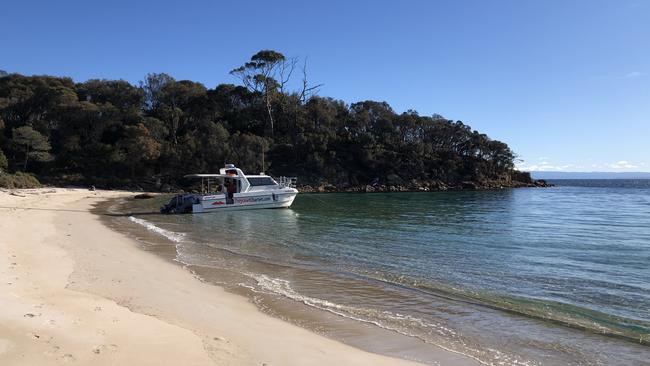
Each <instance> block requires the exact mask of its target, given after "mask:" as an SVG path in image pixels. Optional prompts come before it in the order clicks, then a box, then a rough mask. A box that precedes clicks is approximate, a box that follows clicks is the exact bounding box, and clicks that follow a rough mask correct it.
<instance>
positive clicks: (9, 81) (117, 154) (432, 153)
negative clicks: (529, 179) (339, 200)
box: [0, 50, 514, 186]
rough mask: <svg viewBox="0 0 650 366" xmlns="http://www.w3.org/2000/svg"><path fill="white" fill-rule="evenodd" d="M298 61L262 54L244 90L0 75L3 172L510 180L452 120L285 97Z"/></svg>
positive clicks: (132, 177) (114, 177) (359, 181)
mask: <svg viewBox="0 0 650 366" xmlns="http://www.w3.org/2000/svg"><path fill="white" fill-rule="evenodd" d="M296 64H297V60H296V59H291V58H287V57H285V56H284V55H282V54H281V53H279V52H276V51H271V50H263V51H260V52H258V53H257V54H255V55H253V56H252V57H251V58H250V60H249V61H248V62H246V63H244V64H243V65H242V66H240V67H237V68H235V69H234V70H232V72H231V73H232V74H234V75H236V76H238V77H239V78H240V80H241V84H242V85H233V84H221V85H217V86H216V87H214V88H208V87H206V86H204V85H203V84H201V83H197V82H193V81H189V80H176V79H174V78H173V77H172V76H170V75H167V74H148V75H146V76H145V78H144V80H143V81H142V82H141V83H140V84H139V85H137V86H136V85H132V84H130V83H128V82H126V81H123V80H88V81H85V82H81V83H75V82H74V81H73V80H72V79H70V78H61V77H51V76H23V75H19V74H8V75H4V76H3V77H1V78H0V123H1V124H0V169H8V170H11V171H24V170H28V171H30V172H32V173H35V174H37V175H38V176H39V177H41V178H43V179H45V180H48V179H50V180H53V181H56V180H57V179H62V178H63V177H64V178H65V179H68V180H69V181H71V182H74V183H88V184H95V185H102V184H103V185H107V186H124V185H136V184H140V183H141V182H146V181H162V182H166V183H169V184H174V183H176V182H177V179H179V177H181V176H183V175H184V174H188V173H196V172H214V171H216V170H217V169H218V168H219V167H221V166H223V164H224V163H225V162H229V163H230V162H231V163H235V164H237V165H238V166H240V167H242V168H243V169H244V170H245V171H249V172H257V171H261V170H263V169H264V170H265V171H266V172H268V173H270V174H276V175H292V176H298V177H299V179H300V181H302V182H305V183H317V182H325V181H326V182H329V183H331V184H335V185H342V186H345V185H363V184H368V183H370V182H377V181H380V182H382V181H386V180H387V179H388V178H387V177H389V176H395V175H397V176H399V177H400V178H401V179H403V180H413V179H418V180H440V181H443V182H448V183H455V182H461V181H467V180H470V181H482V180H499V179H509V177H510V176H511V175H512V172H513V169H514V164H513V162H514V154H513V152H512V151H511V150H510V148H509V147H508V145H506V144H505V143H503V142H500V141H496V140H492V139H490V138H489V137H488V136H486V135H485V134H482V133H480V132H478V131H475V130H473V129H472V128H471V127H470V126H468V125H466V124H465V123H463V122H461V121H451V120H447V119H445V118H443V117H442V116H439V115H432V116H421V115H419V114H418V113H417V112H415V111H407V112H404V113H396V112H395V111H394V110H393V109H392V108H391V107H390V105H389V104H388V103H386V102H378V101H360V102H357V103H352V104H349V105H348V104H346V103H345V102H343V101H340V100H336V99H333V98H328V97H322V96H318V95H310V96H309V97H305V90H311V89H310V87H309V86H308V85H307V83H306V75H304V76H303V77H304V84H303V85H304V87H303V90H287V89H288V88H287V85H288V84H287V81H288V80H289V78H291V77H292V73H293V69H294V67H295V66H296ZM304 70H305V68H303V71H304ZM2 152H4V154H3V153H2ZM3 156H6V159H5V160H7V161H8V162H7V163H6V164H5V163H3V159H2V157H3ZM262 161H264V163H263V162H262ZM263 164H264V166H263ZM2 165H6V167H5V168H3V166H2Z"/></svg>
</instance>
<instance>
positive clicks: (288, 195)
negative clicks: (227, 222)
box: [191, 190, 298, 213]
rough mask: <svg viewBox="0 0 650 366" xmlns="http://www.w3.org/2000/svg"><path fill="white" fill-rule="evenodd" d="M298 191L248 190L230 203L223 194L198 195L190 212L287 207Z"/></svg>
mask: <svg viewBox="0 0 650 366" xmlns="http://www.w3.org/2000/svg"><path fill="white" fill-rule="evenodd" d="M297 194H298V191H294V190H291V191H283V192H273V193H269V192H248V193H245V194H241V195H236V196H235V197H234V198H233V200H232V203H230V202H229V201H228V200H227V199H226V196H225V195H214V196H200V197H198V198H199V202H198V203H195V204H193V205H192V211H191V213H209V212H221V211H236V210H257V209H266V208H288V207H290V206H291V204H293V201H294V199H295V198H296V195H297Z"/></svg>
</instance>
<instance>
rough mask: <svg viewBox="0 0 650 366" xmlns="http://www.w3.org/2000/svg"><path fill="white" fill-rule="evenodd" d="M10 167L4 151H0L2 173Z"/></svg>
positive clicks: (0, 171) (0, 169)
mask: <svg viewBox="0 0 650 366" xmlns="http://www.w3.org/2000/svg"><path fill="white" fill-rule="evenodd" d="M8 166H9V162H8V161H7V157H6V156H5V154H4V153H3V152H2V150H0V173H2V172H4V171H5V170H7V167H8Z"/></svg>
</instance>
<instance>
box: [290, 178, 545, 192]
mask: <svg viewBox="0 0 650 366" xmlns="http://www.w3.org/2000/svg"><path fill="white" fill-rule="evenodd" d="M521 178H523V181H520V180H514V179H502V180H486V181H462V182H458V183H445V182H442V181H440V180H416V179H414V180H411V181H408V182H406V181H404V180H402V183H401V184H398V183H396V179H394V177H393V179H391V180H390V183H389V180H388V179H387V180H386V182H385V183H384V184H365V185H358V186H351V185H334V184H331V183H328V182H322V183H319V184H318V185H314V186H312V185H299V186H298V190H299V191H300V192H321V193H323V192H358V193H376V192H431V191H448V190H456V191H458V190H470V191H476V190H487V189H504V188H522V187H552V186H553V185H552V184H549V183H547V182H546V181H545V180H533V179H526V176H525V175H524V176H522V177H521ZM528 178H530V175H528Z"/></svg>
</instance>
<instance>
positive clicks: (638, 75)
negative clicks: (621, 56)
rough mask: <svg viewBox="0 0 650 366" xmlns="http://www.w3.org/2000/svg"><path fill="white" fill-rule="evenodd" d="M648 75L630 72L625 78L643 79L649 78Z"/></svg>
mask: <svg viewBox="0 0 650 366" xmlns="http://www.w3.org/2000/svg"><path fill="white" fill-rule="evenodd" d="M647 75H648V74H646V73H645V72H640V71H632V72H628V73H627V74H626V75H625V78H626V79H634V78H640V77H642V76H647Z"/></svg>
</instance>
